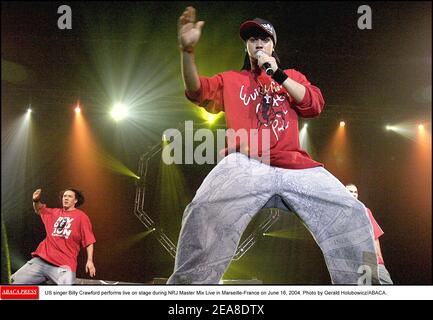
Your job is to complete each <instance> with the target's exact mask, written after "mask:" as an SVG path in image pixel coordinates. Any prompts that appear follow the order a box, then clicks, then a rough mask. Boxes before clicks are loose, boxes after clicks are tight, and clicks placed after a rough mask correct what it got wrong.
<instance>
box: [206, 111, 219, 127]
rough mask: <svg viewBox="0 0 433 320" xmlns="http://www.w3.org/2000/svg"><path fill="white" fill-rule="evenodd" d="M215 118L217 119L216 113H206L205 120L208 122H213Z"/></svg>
mask: <svg viewBox="0 0 433 320" xmlns="http://www.w3.org/2000/svg"><path fill="white" fill-rule="evenodd" d="M216 119H217V115H216V114H213V113H209V114H207V122H208V123H209V124H212V123H214V122H215V120H216Z"/></svg>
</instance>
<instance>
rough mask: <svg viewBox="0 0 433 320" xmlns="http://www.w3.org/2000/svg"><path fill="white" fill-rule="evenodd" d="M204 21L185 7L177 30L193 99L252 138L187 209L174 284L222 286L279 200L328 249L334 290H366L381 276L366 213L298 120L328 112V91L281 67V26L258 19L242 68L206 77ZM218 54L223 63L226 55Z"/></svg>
mask: <svg viewBox="0 0 433 320" xmlns="http://www.w3.org/2000/svg"><path fill="white" fill-rule="evenodd" d="M195 15H196V12H195V9H194V8H192V7H188V8H186V10H185V11H184V12H183V14H182V15H181V17H180V18H179V25H178V42H179V48H180V54H181V66H182V76H183V81H184V86H185V94H186V97H187V98H188V99H189V100H190V101H191V102H193V103H194V104H196V105H198V106H199V107H202V108H205V109H206V110H207V111H208V112H212V113H217V112H220V111H224V112H225V118H226V124H227V128H228V129H229V131H230V132H235V133H239V132H240V133H241V134H243V136H241V135H239V136H236V134H234V135H231V137H233V136H234V137H235V138H236V139H237V138H240V139H239V140H242V139H243V140H244V141H238V140H230V139H228V141H227V145H228V148H227V152H226V153H228V155H227V156H226V157H225V158H224V159H222V160H221V161H220V162H219V163H218V164H217V165H216V166H215V167H214V168H213V169H212V171H211V172H210V173H209V174H208V176H207V177H206V178H205V180H204V181H203V183H202V185H201V186H200V188H199V189H198V190H197V192H196V194H195V196H194V199H193V200H192V201H191V203H190V204H189V205H188V206H187V207H186V209H185V212H184V216H183V219H182V227H181V231H180V235H179V241H178V246H177V252H176V259H175V266H174V272H173V274H172V275H171V276H170V278H169V279H168V281H167V283H168V284H217V283H219V281H220V279H221V277H222V276H223V274H224V272H225V270H226V269H227V267H228V265H229V263H230V261H231V259H232V258H233V256H234V254H235V252H236V247H237V245H238V243H239V240H240V238H241V235H242V233H243V231H244V230H245V228H246V227H247V225H248V223H249V222H250V221H251V219H252V218H253V216H254V215H255V214H256V213H257V212H258V211H259V210H260V209H261V208H262V207H264V206H265V205H266V203H267V202H268V201H269V199H271V198H272V197H274V196H275V195H278V196H280V197H281V199H282V200H283V201H284V202H285V204H287V206H288V207H289V208H290V209H291V211H293V212H296V214H297V215H298V216H299V217H300V219H302V221H303V222H304V224H305V225H306V226H307V228H308V229H309V231H310V232H311V233H312V235H313V237H314V239H315V240H316V242H317V244H318V245H319V246H320V248H321V250H322V252H323V255H324V258H325V262H326V265H327V267H328V270H329V273H330V276H331V281H332V283H335V284H363V281H364V278H363V275H362V274H361V273H360V270H365V269H366V268H365V267H366V266H368V267H370V268H375V269H377V259H376V254H375V249H374V240H373V230H372V228H371V225H370V221H369V220H368V217H367V215H366V209H365V206H364V205H363V204H362V203H361V202H359V201H358V200H356V199H355V198H353V197H352V196H351V195H350V194H349V193H348V192H347V190H346V188H345V187H344V185H343V184H342V183H341V182H340V181H338V180H337V179H336V178H335V177H334V176H333V175H332V174H331V173H330V172H328V171H327V170H325V168H324V167H323V165H322V164H321V163H319V162H317V161H314V160H313V159H311V157H310V156H309V155H308V153H307V152H306V151H305V150H302V149H301V146H300V142H299V131H298V117H304V118H310V117H316V116H318V115H319V114H320V113H321V111H322V110H323V107H324V99H323V96H322V93H321V91H320V89H319V88H318V87H316V86H314V85H312V84H311V83H310V81H308V79H307V78H306V77H305V76H304V75H303V74H302V73H301V72H299V71H297V70H295V69H285V70H283V69H281V68H280V67H279V64H280V62H279V59H278V57H277V54H276V52H275V47H276V45H277V35H276V32H275V29H274V27H273V25H272V24H271V23H270V22H269V21H266V20H263V19H259V18H256V19H254V20H249V21H246V22H244V23H242V24H241V26H240V30H239V33H240V37H241V39H242V40H243V43H244V45H245V52H246V53H245V64H244V67H243V68H242V70H241V71H234V70H232V71H226V72H221V73H218V74H216V75H214V76H212V77H205V76H200V75H199V73H198V71H197V66H196V64H195V53H194V49H195V46H196V44H197V43H198V41H199V39H200V35H201V30H202V27H203V25H204V21H198V22H196V17H195ZM226 36H228V35H226ZM215 54H219V55H221V56H224V54H225V53H224V48H216V51H215ZM203 58H204V57H203ZM264 69H266V72H265V70H264ZM271 74H272V76H271ZM245 136H247V137H248V136H249V138H250V140H248V141H245V139H244V137H245ZM227 137H228V138H230V136H229V133H227ZM257 141H259V143H258V145H257V144H255V143H256V142H257ZM252 142H254V143H252ZM258 159H260V161H259V160H258ZM262 160H264V161H262ZM372 270H373V269H372ZM361 272H362V271H361ZM374 274H377V273H374ZM373 278H374V277H373ZM365 280H366V283H369V282H368V281H369V280H368V279H365ZM376 282H377V279H376V278H374V279H371V283H376Z"/></svg>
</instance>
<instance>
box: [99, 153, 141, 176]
mask: <svg viewBox="0 0 433 320" xmlns="http://www.w3.org/2000/svg"><path fill="white" fill-rule="evenodd" d="M95 159H96V162H97V163H98V164H99V165H100V166H102V167H105V168H107V169H109V170H111V171H112V172H115V173H118V174H121V175H124V176H128V177H131V178H135V179H140V177H139V176H138V175H137V174H135V173H134V172H133V171H132V170H130V169H129V168H128V167H127V166H125V165H124V164H123V163H122V162H121V161H120V160H118V159H116V158H114V157H113V156H111V155H109V154H108V153H107V152H105V151H103V150H102V148H99V150H97V151H96V152H95Z"/></svg>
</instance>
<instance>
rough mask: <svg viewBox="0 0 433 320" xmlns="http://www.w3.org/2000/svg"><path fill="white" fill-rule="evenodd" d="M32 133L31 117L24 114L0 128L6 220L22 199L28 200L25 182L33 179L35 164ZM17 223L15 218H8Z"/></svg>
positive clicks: (2, 193)
mask: <svg viewBox="0 0 433 320" xmlns="http://www.w3.org/2000/svg"><path fill="white" fill-rule="evenodd" d="M33 136H34V134H33V129H32V121H31V118H30V113H29V112H28V111H27V112H26V113H25V114H23V115H21V116H20V117H19V118H18V119H15V120H14V121H13V122H11V124H10V125H7V126H4V127H2V166H1V168H2V169H1V170H2V177H1V180H2V186H3V188H1V189H2V191H1V195H2V214H3V217H6V218H7V219H8V218H9V215H10V214H17V212H15V213H13V212H9V211H10V210H11V209H12V208H16V206H17V202H18V203H20V202H21V201H22V200H23V199H22V197H24V199H25V197H26V196H28V195H27V194H25V192H26V187H25V186H26V181H27V180H28V177H29V176H32V174H31V172H30V171H31V169H32V165H33V164H34V159H33V153H32V152H31V151H32V150H31V149H32V146H33V145H34V144H33V143H32V141H33V139H32V138H33ZM11 218H13V219H16V217H11Z"/></svg>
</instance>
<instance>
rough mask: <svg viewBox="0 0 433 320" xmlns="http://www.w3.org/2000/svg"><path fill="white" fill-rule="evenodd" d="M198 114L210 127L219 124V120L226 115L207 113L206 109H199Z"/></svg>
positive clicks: (222, 113)
mask: <svg viewBox="0 0 433 320" xmlns="http://www.w3.org/2000/svg"><path fill="white" fill-rule="evenodd" d="M196 112H198V115H199V117H200V118H201V119H202V120H204V121H205V122H206V123H207V124H208V125H213V124H214V123H216V122H218V120H219V119H220V118H221V117H222V116H223V115H224V112H219V113H216V114H215V113H210V112H207V111H206V110H205V109H204V108H197V109H196Z"/></svg>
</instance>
